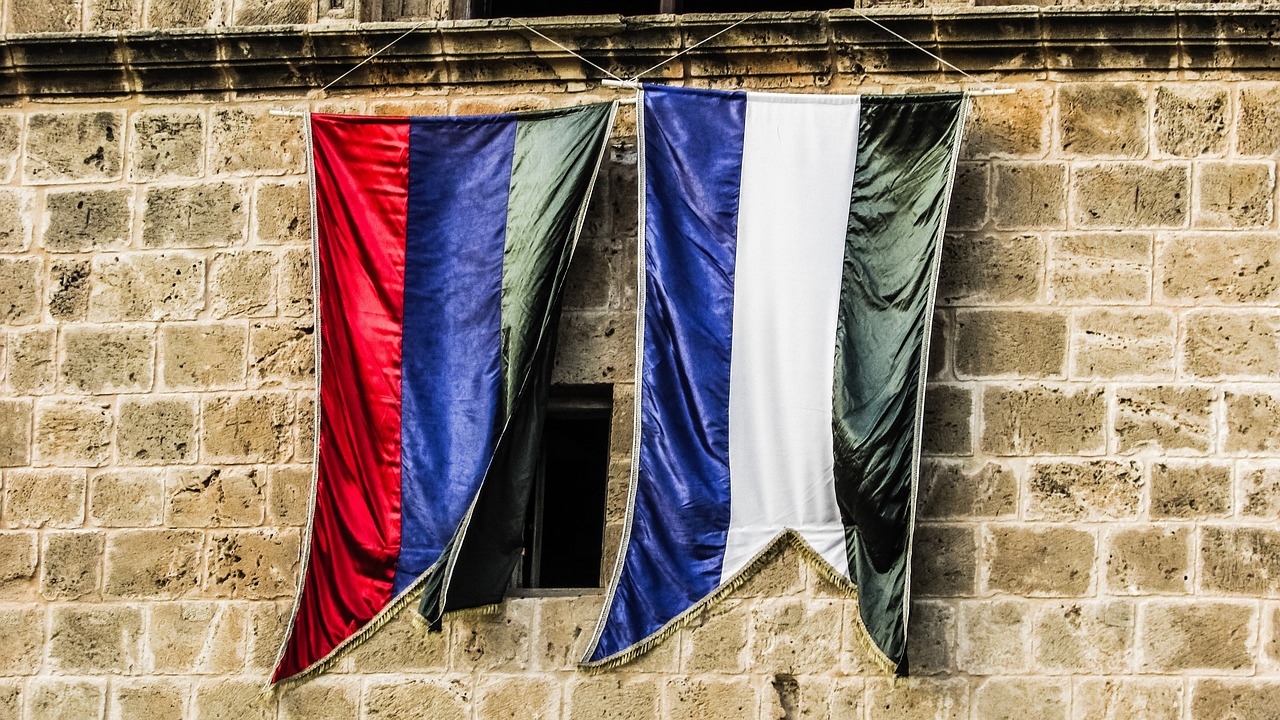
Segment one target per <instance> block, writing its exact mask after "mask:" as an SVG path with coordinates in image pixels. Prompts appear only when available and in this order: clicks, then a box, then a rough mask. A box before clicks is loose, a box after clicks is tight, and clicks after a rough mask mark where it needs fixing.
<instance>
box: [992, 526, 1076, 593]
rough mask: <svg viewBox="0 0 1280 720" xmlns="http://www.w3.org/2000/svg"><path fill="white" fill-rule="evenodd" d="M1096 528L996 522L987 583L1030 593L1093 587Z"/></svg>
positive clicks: (1004, 589) (1001, 588) (1008, 590)
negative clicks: (1090, 529)
mask: <svg viewBox="0 0 1280 720" xmlns="http://www.w3.org/2000/svg"><path fill="white" fill-rule="evenodd" d="M1095 545H1096V543H1095V541H1094V536H1093V534H1092V533H1090V532H1087V531H1083V530H1076V529H1073V528H1069V527H1062V526H1053V525H1047V526H1034V525H1032V526H1019V525H991V526H988V528H987V530H986V537H985V538H984V539H983V548H982V550H983V552H982V558H983V559H984V560H985V565H986V577H985V578H984V580H985V582H984V586H985V588H986V589H988V590H994V591H996V592H1008V593H1012V594H1014V595H1022V596H1025V597H1072V596H1081V595H1085V594H1087V593H1088V591H1089V589H1090V588H1091V587H1092V586H1093V558H1094V553H1095Z"/></svg>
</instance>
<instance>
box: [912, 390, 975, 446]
mask: <svg viewBox="0 0 1280 720" xmlns="http://www.w3.org/2000/svg"><path fill="white" fill-rule="evenodd" d="M972 422H973V391H972V390H970V389H969V388H967V387H957V386H955V385H931V386H930V387H929V389H928V391H927V392H926V393H925V399H924V427H923V429H922V432H921V438H920V440H921V445H922V448H923V450H924V452H926V453H939V454H946V455H969V454H970V453H971V452H972V449H973V429H972V427H971V424H972Z"/></svg>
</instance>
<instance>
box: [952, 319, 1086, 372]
mask: <svg viewBox="0 0 1280 720" xmlns="http://www.w3.org/2000/svg"><path fill="white" fill-rule="evenodd" d="M1066 358H1067V316H1066V315H1064V314H1062V313H1056V312H1041V311H1035V310H960V311H957V312H956V359H955V363H956V375H957V376H959V377H961V378H962V379H968V378H971V377H1023V378H1052V377H1058V378H1061V377H1063V376H1064V373H1065V369H1066Z"/></svg>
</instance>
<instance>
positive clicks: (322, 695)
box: [280, 678, 511, 720]
mask: <svg viewBox="0 0 1280 720" xmlns="http://www.w3.org/2000/svg"><path fill="white" fill-rule="evenodd" d="M510 682H511V681H510V680H509V679H507V678H503V680H502V684H504V685H505V684H506V683H510ZM359 715H360V685H359V684H358V683H357V682H352V681H350V680H347V679H345V678H343V679H338V678H318V679H316V680H314V681H312V682H307V683H298V684H295V685H293V686H291V687H289V688H286V689H285V690H284V691H283V692H282V693H281V694H280V720H344V719H345V718H353V717H359Z"/></svg>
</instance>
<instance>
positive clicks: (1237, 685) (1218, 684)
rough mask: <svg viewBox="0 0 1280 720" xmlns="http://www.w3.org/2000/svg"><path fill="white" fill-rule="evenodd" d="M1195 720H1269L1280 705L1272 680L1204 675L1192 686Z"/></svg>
mask: <svg viewBox="0 0 1280 720" xmlns="http://www.w3.org/2000/svg"><path fill="white" fill-rule="evenodd" d="M1190 704H1191V717H1192V718H1194V720H1270V718H1272V717H1274V716H1275V712H1276V708H1277V707H1280V683H1277V682H1275V681H1274V680H1246V679H1240V680H1236V679H1226V678H1204V679H1199V680H1196V681H1195V684H1194V685H1193V686H1192V689H1191V703H1190Z"/></svg>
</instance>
